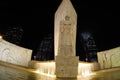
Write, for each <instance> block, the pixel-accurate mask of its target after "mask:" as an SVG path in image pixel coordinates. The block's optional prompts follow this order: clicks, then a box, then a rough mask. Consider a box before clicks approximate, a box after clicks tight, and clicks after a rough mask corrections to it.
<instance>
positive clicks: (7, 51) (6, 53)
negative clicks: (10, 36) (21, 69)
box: [0, 39, 32, 67]
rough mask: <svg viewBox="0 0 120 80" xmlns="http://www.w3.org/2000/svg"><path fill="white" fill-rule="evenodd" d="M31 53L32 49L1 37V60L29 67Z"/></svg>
mask: <svg viewBox="0 0 120 80" xmlns="http://www.w3.org/2000/svg"><path fill="white" fill-rule="evenodd" d="M31 55H32V50H30V49H26V48H23V47H20V46H17V45H15V44H12V43H9V42H7V41H5V40H3V39H0V61H3V62H7V63H11V64H15V65H20V66H26V67H28V62H29V61H31Z"/></svg>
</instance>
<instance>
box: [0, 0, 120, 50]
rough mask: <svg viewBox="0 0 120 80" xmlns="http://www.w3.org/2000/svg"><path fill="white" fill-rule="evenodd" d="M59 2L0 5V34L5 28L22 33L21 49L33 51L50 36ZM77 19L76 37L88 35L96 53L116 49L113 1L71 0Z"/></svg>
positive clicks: (118, 15) (119, 17)
mask: <svg viewBox="0 0 120 80" xmlns="http://www.w3.org/2000/svg"><path fill="white" fill-rule="evenodd" d="M61 1H62V0H39V1H34V0H32V1H30V0H29V1H28V2H27V1H18V0H16V1H14V2H12V1H8V2H0V32H1V33H4V32H5V31H6V29H8V27H9V26H17V25H20V26H22V27H23V29H24V36H23V39H22V46H23V47H26V48H31V49H33V48H37V47H38V45H39V44H40V41H41V40H42V39H43V37H44V36H46V35H47V34H49V33H54V13H55V11H56V10H57V8H58V6H59V4H60V3H61ZM71 1H72V3H73V5H74V7H75V9H76V12H77V15H78V25H77V28H78V30H77V32H78V35H79V34H80V33H81V32H82V31H91V32H92V33H93V36H94V39H95V41H96V44H97V47H98V50H105V49H110V48H114V47H117V46H119V45H120V29H119V26H120V12H119V10H120V5H119V2H116V1H110V0H109V1H105V0H100V1H98V0H96V1H91V0H89V1H86V0H71Z"/></svg>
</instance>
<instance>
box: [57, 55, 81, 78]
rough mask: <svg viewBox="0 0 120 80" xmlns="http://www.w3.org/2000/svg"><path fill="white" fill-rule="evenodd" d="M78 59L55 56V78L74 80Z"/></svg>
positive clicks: (76, 73)
mask: <svg viewBox="0 0 120 80" xmlns="http://www.w3.org/2000/svg"><path fill="white" fill-rule="evenodd" d="M78 62H79V57H76V56H56V73H55V74H56V77H62V78H63V77H65V78H76V77H77V75H78Z"/></svg>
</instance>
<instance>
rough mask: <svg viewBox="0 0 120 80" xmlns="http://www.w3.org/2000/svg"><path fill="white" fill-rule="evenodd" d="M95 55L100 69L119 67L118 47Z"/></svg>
mask: <svg viewBox="0 0 120 80" xmlns="http://www.w3.org/2000/svg"><path fill="white" fill-rule="evenodd" d="M97 55H98V62H99V64H100V68H101V69H106V68H113V67H120V47H117V48H113V49H110V50H106V51H102V52H98V53H97Z"/></svg>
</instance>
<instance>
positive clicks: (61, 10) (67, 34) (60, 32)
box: [54, 0, 79, 78]
mask: <svg viewBox="0 0 120 80" xmlns="http://www.w3.org/2000/svg"><path fill="white" fill-rule="evenodd" d="M54 23H55V24H54V28H55V29H54V42H55V43H54V46H55V49H54V50H55V61H56V76H57V77H72V78H73V77H76V76H77V74H78V62H79V57H76V31H77V14H76V11H75V9H74V7H73V5H72V3H71V1H70V0H62V3H61V4H60V6H59V7H58V9H57V11H56V13H55V22H54Z"/></svg>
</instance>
